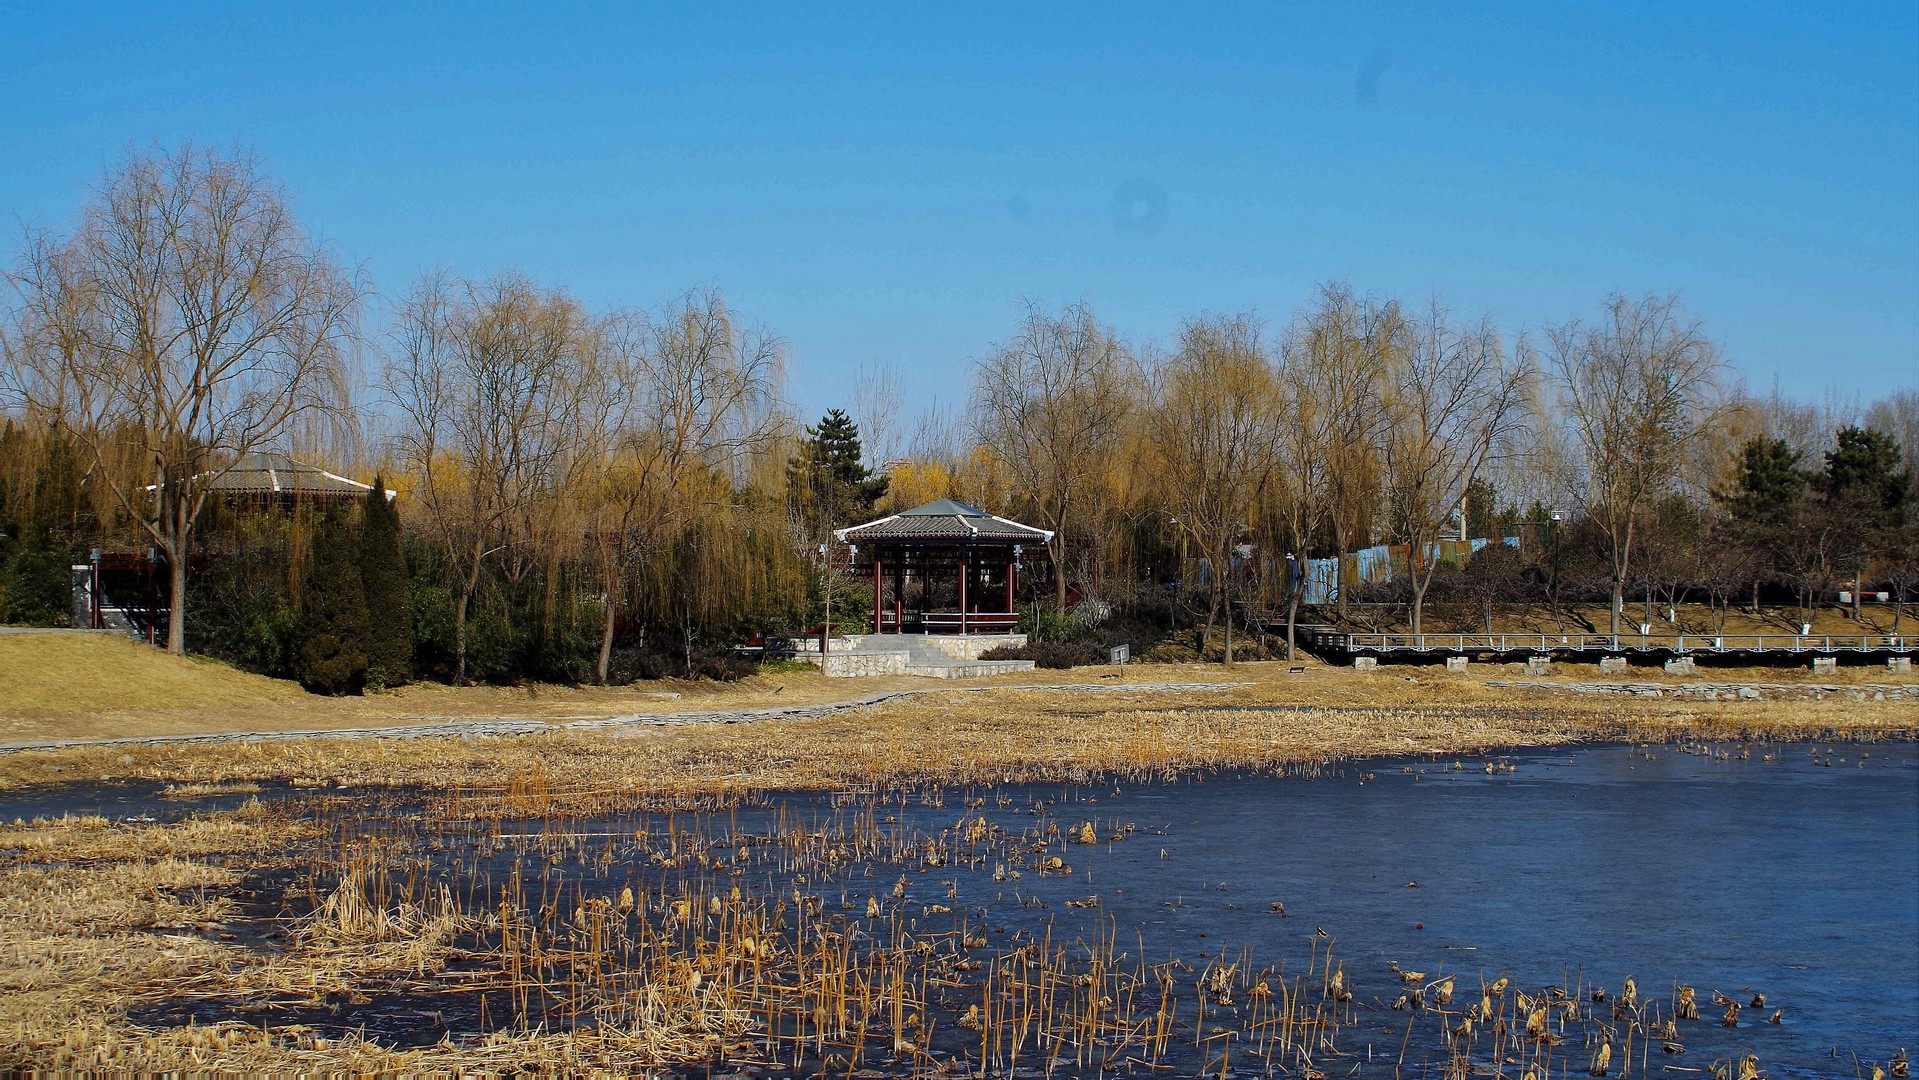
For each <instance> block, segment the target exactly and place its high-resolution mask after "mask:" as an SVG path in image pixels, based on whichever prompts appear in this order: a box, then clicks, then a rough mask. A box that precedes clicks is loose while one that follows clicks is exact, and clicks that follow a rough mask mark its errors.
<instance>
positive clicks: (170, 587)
mask: <svg viewBox="0 0 1919 1080" xmlns="http://www.w3.org/2000/svg"><path fill="white" fill-rule="evenodd" d="M147 617H148V618H152V612H148V613H147ZM167 651H168V652H170V653H172V654H173V655H175V656H185V655H186V654H187V556H186V544H184V543H182V544H181V545H180V552H179V554H177V555H175V554H172V553H168V555H167Z"/></svg>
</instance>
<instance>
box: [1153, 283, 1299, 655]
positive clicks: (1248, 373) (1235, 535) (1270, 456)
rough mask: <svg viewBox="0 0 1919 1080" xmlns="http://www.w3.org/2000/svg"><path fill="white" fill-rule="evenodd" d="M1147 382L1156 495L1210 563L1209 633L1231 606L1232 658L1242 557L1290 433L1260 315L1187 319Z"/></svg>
mask: <svg viewBox="0 0 1919 1080" xmlns="http://www.w3.org/2000/svg"><path fill="white" fill-rule="evenodd" d="M1149 388H1150V390H1151V391H1152V397H1153V401H1152V403H1151V404H1150V405H1149V406H1147V408H1146V412H1145V416H1144V424H1143V426H1144V428H1145V433H1146V445H1147V447H1148V448H1149V451H1150V461H1151V465H1150V468H1151V469H1153V471H1154V472H1155V477H1154V480H1155V482H1154V484H1153V488H1154V491H1155V492H1156V499H1155V501H1156V502H1157V503H1158V505H1159V508H1160V509H1162V510H1163V511H1165V512H1166V513H1167V514H1168V515H1170V516H1171V517H1172V519H1173V521H1174V522H1175V523H1176V525H1177V527H1178V528H1179V529H1180V530H1181V531H1182V532H1184V533H1185V534H1186V535H1187V536H1188V537H1189V538H1190V539H1191V541H1192V543H1193V547H1194V548H1195V549H1196V550H1198V551H1200V552H1201V553H1203V554H1204V555H1205V556H1206V558H1207V560H1208V562H1209V563H1210V564H1211V570H1212V573H1211V574H1210V576H1209V581H1208V606H1207V614H1206V638H1205V639H1202V640H1203V641H1204V640H1206V639H1210V638H1211V636H1212V629H1213V625H1214V623H1215V622H1216V621H1217V620H1218V619H1219V618H1220V616H1221V615H1222V614H1223V615H1224V616H1225V658H1226V662H1227V663H1228V664H1230V663H1232V662H1233V612H1232V600H1233V591H1234V583H1235V581H1236V576H1235V568H1234V563H1235V561H1236V560H1235V556H1236V554H1237V550H1238V548H1239V547H1240V545H1241V543H1242V539H1243V538H1245V537H1247V536H1249V534H1250V532H1251V530H1252V529H1253V527H1254V524H1255V522H1256V521H1257V520H1259V518H1260V514H1259V512H1258V511H1259V508H1260V505H1261V503H1263V502H1264V501H1265V500H1267V499H1268V498H1270V497H1271V495H1272V494H1273V487H1274V483H1275V480H1276V478H1277V476H1278V473H1279V469H1280V465H1281V445H1280V444H1281V440H1282V439H1283V437H1284V418H1285V410H1284V408H1283V395H1282V394H1281V391H1280V388H1279V385H1278V377H1277V372H1276V371H1275V370H1274V365H1273V362H1272V358H1271V357H1270V355H1269V354H1268V351H1267V349H1266V345H1265V343H1264V341H1262V340H1261V332H1260V325H1259V323H1258V321H1257V320H1256V319H1254V318H1253V317H1252V316H1250V315H1240V316H1237V317H1234V318H1225V317H1218V316H1215V317H1209V318H1203V319H1197V320H1194V321H1192V322H1189V323H1187V324H1186V325H1185V326H1184V327H1182V328H1181V330H1180V335H1179V348H1178V350H1177V351H1176V352H1174V353H1173V354H1172V356H1170V357H1169V358H1168V359H1167V360H1166V362H1165V363H1163V364H1161V365H1160V366H1159V367H1158V368H1157V370H1155V371H1154V372H1153V378H1152V382H1151V384H1150V387H1149Z"/></svg>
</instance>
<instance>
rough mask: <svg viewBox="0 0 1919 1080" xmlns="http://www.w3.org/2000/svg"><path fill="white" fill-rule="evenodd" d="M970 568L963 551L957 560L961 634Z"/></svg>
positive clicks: (963, 626) (964, 621)
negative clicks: (958, 560)
mask: <svg viewBox="0 0 1919 1080" xmlns="http://www.w3.org/2000/svg"><path fill="white" fill-rule="evenodd" d="M970 569H971V567H970V566H969V565H968V563H967V560H966V554H965V553H964V552H961V553H960V562H959V602H960V605H959V607H960V633H962V634H964V633H966V579H967V577H969V576H970V574H969V570H970Z"/></svg>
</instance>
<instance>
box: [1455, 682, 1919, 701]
mask: <svg viewBox="0 0 1919 1080" xmlns="http://www.w3.org/2000/svg"><path fill="white" fill-rule="evenodd" d="M1486 685H1487V686H1506V687H1517V688H1520V689H1524V690H1569V691H1571V692H1573V693H1575V694H1629V695H1631V696H1633V697H1676V698H1704V699H1705V700H1707V701H1759V700H1763V699H1765V698H1810V699H1812V700H1815V701H1818V700H1824V699H1826V698H1843V699H1845V700H1847V701H1898V700H1902V699H1906V698H1919V683H1913V684H1902V685H1893V684H1887V683H1861V684H1858V685H1852V686H1845V685H1839V684H1834V683H1724V682H1696V683H1650V682H1577V683H1564V682H1545V681H1541V680H1536V679H1488V680H1486Z"/></svg>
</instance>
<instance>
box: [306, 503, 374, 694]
mask: <svg viewBox="0 0 1919 1080" xmlns="http://www.w3.org/2000/svg"><path fill="white" fill-rule="evenodd" d="M294 634H295V636H294V642H295V644H294V656H293V670H294V674H295V675H296V676H297V677H298V678H299V680H300V683H301V685H303V686H305V687H306V688H307V689H308V690H311V691H313V692H314V693H318V694H349V693H354V692H357V691H358V690H359V689H360V688H361V687H362V686H364V685H365V684H366V675H367V607H366V593H365V590H364V589H363V588H362V587H361V584H360V560H359V545H358V544H357V543H355V537H354V535H353V532H352V530H350V529H349V528H348V527H347V526H346V524H345V523H344V522H343V521H341V520H340V515H339V514H337V513H329V514H327V515H326V516H325V517H324V518H322V519H321V522H320V527H319V529H318V530H317V531H316V533H315V535H314V537H313V562H312V564H311V565H310V566H309V567H308V569H307V575H306V582H305V586H304V589H303V591H302V592H301V595H300V613H299V618H298V622H297V624H296V625H295V628H294Z"/></svg>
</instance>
